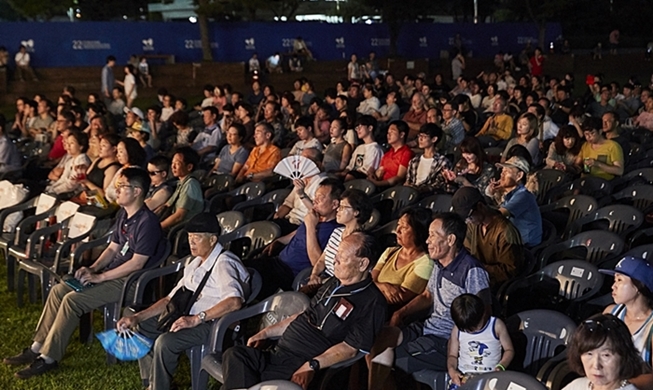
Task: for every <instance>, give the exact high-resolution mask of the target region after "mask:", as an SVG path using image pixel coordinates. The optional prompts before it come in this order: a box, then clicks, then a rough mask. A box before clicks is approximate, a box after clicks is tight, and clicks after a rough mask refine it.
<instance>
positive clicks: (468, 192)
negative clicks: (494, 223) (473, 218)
mask: <svg viewBox="0 0 653 390" xmlns="http://www.w3.org/2000/svg"><path fill="white" fill-rule="evenodd" d="M478 202H485V199H484V198H483V195H481V192H480V191H479V190H478V189H477V188H476V187H461V188H460V189H458V191H456V193H455V194H453V197H452V198H451V206H452V207H453V211H454V212H455V213H456V214H458V215H460V216H461V217H463V218H467V217H469V213H470V211H472V209H473V208H474V207H476V205H477V204H478Z"/></svg>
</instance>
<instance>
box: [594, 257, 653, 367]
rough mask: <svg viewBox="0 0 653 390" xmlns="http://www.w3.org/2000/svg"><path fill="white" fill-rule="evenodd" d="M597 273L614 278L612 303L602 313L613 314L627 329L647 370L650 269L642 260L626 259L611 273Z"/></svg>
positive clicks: (652, 313) (652, 328)
mask: <svg viewBox="0 0 653 390" xmlns="http://www.w3.org/2000/svg"><path fill="white" fill-rule="evenodd" d="M599 272H601V273H604V274H607V275H614V283H613V284H612V299H613V300H614V303H615V304H613V305H609V306H608V307H606V308H605V310H604V311H603V313H604V314H613V315H614V316H616V317H617V318H619V319H620V320H622V321H623V322H624V323H625V324H626V326H628V330H629V331H630V334H631V335H632V336H633V343H634V344H635V347H636V348H637V350H639V351H640V354H641V356H642V359H644V361H645V362H646V363H647V364H648V366H649V367H650V366H651V362H652V360H653V359H652V357H651V346H652V341H653V340H652V336H653V292H652V291H653V266H651V265H650V264H649V263H648V262H646V260H644V259H640V258H636V257H631V256H626V257H624V258H623V259H621V260H620V261H619V263H617V265H616V266H615V268H614V271H613V270H606V269H601V270H599Z"/></svg>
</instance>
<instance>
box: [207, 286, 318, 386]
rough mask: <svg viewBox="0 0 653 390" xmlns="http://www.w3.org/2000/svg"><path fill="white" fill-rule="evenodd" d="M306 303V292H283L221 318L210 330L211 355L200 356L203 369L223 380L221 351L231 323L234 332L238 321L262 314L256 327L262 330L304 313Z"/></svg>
mask: <svg viewBox="0 0 653 390" xmlns="http://www.w3.org/2000/svg"><path fill="white" fill-rule="evenodd" d="M309 304H310V300H309V299H308V297H307V296H306V295H304V294H302V293H298V292H294V291H286V292H282V293H279V294H276V295H273V296H271V297H268V298H266V299H264V300H263V301H261V302H259V303H257V304H255V305H253V306H250V307H247V308H245V309H241V310H238V311H236V312H233V313H229V314H227V315H225V316H224V317H222V318H220V320H219V321H218V322H217V323H216V324H215V325H214V326H213V329H212V331H211V336H210V354H208V355H206V356H204V358H203V359H202V368H201V369H202V371H204V372H206V373H208V374H209V375H211V376H212V377H213V378H215V379H216V380H217V381H218V382H221V383H223V382H224V378H223V373H222V353H223V348H224V347H225V345H224V342H225V336H226V335H227V332H228V331H229V329H231V328H233V325H235V326H236V329H237V331H240V330H241V329H240V322H241V321H243V320H245V319H248V318H251V317H255V316H259V315H261V314H264V315H263V316H261V322H260V323H259V324H258V327H257V330H261V329H263V328H266V327H268V326H270V325H274V324H276V323H277V322H279V321H282V320H284V319H286V318H288V317H290V316H292V315H295V314H297V313H301V312H303V311H304V310H306V309H307V308H308V306H309Z"/></svg>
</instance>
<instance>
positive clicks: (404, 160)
mask: <svg viewBox="0 0 653 390" xmlns="http://www.w3.org/2000/svg"><path fill="white" fill-rule="evenodd" d="M411 158H413V151H412V150H411V149H410V148H409V147H408V146H406V145H404V146H402V147H400V148H399V149H397V150H396V151H395V150H394V149H393V148H390V150H388V151H387V152H385V154H384V155H383V158H381V166H382V167H383V169H385V171H384V173H383V180H388V179H390V178H391V177H395V176H397V173H398V172H399V167H400V166H404V167H406V168H408V163H409V162H410V159H411Z"/></svg>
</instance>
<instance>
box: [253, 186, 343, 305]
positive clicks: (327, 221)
mask: <svg viewBox="0 0 653 390" xmlns="http://www.w3.org/2000/svg"><path fill="white" fill-rule="evenodd" d="M343 191H344V188H343V185H342V183H341V182H340V180H337V179H326V180H324V181H322V182H321V183H320V186H319V187H318V188H317V191H315V196H314V198H313V199H311V201H312V203H313V210H312V211H309V212H308V214H307V215H306V217H305V218H304V221H303V223H302V224H301V225H299V227H298V228H297V230H295V231H294V232H292V233H289V234H287V235H285V236H283V237H280V238H278V239H276V240H274V241H273V242H272V243H270V245H268V246H267V247H266V248H265V249H264V250H263V256H262V257H261V258H258V259H255V260H250V261H247V262H245V265H247V266H248V267H252V268H255V269H256V270H257V271H259V273H260V274H261V276H262V277H263V288H262V289H261V293H260V294H259V297H263V298H265V297H268V296H270V295H272V294H274V293H275V292H276V290H277V289H279V288H281V289H282V290H290V289H291V288H292V282H293V280H294V279H295V276H297V274H298V273H299V272H300V271H301V270H303V269H304V268H308V267H311V266H313V265H315V262H317V260H318V259H319V258H320V254H321V253H322V251H323V250H324V248H325V247H326V245H327V242H328V241H329V237H330V236H331V233H332V232H333V230H334V229H335V228H336V227H338V223H337V222H336V211H337V209H338V206H339V204H340V200H339V199H340V195H341V194H342V192H343ZM279 244H284V245H286V246H285V248H283V250H282V251H281V253H279V255H278V256H273V255H274V253H275V252H276V250H277V249H278V248H279Z"/></svg>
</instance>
